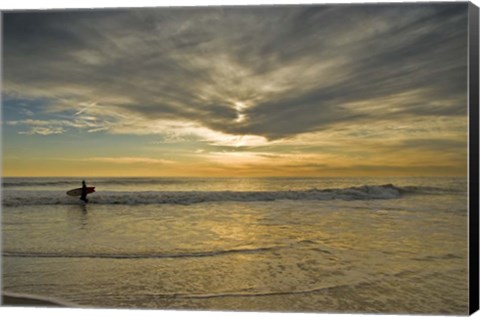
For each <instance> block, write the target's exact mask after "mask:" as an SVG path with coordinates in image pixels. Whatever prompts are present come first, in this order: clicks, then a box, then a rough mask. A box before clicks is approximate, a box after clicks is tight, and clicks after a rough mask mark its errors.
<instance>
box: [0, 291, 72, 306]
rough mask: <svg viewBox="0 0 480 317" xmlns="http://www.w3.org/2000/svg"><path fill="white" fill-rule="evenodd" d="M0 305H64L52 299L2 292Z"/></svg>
mask: <svg viewBox="0 0 480 317" xmlns="http://www.w3.org/2000/svg"><path fill="white" fill-rule="evenodd" d="M2 306H19V307H27V306H28V307H32V306H33V307H64V305H62V304H59V303H56V302H54V301H49V300H44V299H37V298H31V297H26V296H13V295H5V294H2Z"/></svg>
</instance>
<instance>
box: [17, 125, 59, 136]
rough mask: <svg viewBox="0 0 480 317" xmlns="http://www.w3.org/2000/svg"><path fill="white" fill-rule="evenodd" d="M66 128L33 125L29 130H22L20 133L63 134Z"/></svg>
mask: <svg viewBox="0 0 480 317" xmlns="http://www.w3.org/2000/svg"><path fill="white" fill-rule="evenodd" d="M63 132H64V130H63V129H62V128H61V127H53V128H46V127H33V128H30V129H29V130H28V131H20V132H18V133H19V134H25V135H34V134H38V135H50V134H62V133H63Z"/></svg>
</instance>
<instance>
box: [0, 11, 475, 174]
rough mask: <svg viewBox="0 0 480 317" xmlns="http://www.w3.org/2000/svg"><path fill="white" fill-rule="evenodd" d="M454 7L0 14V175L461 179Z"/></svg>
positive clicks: (461, 32) (459, 49)
mask: <svg viewBox="0 0 480 317" xmlns="http://www.w3.org/2000/svg"><path fill="white" fill-rule="evenodd" d="M467 12H468V4H467V3H442V4H438V3H437V4H392V3H390V4H387V5H376V4H374V5H316V6H276V7H273V6H254V7H198V8H155V9H154V8H142V9H129V10H127V9H123V10H95V11H92V10H84V11H49V12H45V11H44V12H39V11H32V12H8V13H4V14H3V32H4V34H3V67H4V69H3V105H2V109H3V118H2V135H3V175H4V176H89V177H91V176H342V177H343V176H382V175H384V176H392V175H398V176H414V175H415V176H427V175H438V176H446V175H458V176H465V175H466V170H467V138H468V136H467V45H468V43H467Z"/></svg>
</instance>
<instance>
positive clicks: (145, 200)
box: [3, 184, 414, 206]
mask: <svg viewBox="0 0 480 317" xmlns="http://www.w3.org/2000/svg"><path fill="white" fill-rule="evenodd" d="M413 191H414V189H412V188H410V189H409V188H400V187H396V186H394V185H392V184H387V185H379V186H369V185H364V186H360V187H350V188H343V189H338V188H334V189H321V190H320V189H315V188H314V189H310V190H300V191H184V192H180V191H177V192H174V191H156V192H155V191H148V192H101V191H99V192H97V193H94V194H91V195H89V200H90V203H92V204H107V205H108V204H119V205H139V204H182V205H190V204H196V203H202V202H222V201H238V202H253V201H275V200H334V199H340V200H370V199H396V198H400V197H401V196H402V195H403V194H405V193H411V192H413ZM78 203H79V200H78V199H77V198H75V197H69V196H66V195H65V193H63V192H58V191H21V190H5V191H4V193H3V205H4V206H23V205H74V204H78Z"/></svg>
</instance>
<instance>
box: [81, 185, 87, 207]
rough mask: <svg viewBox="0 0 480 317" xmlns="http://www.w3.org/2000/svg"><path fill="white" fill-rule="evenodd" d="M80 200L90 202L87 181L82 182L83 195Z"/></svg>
mask: <svg viewBox="0 0 480 317" xmlns="http://www.w3.org/2000/svg"><path fill="white" fill-rule="evenodd" d="M80 199H81V200H83V201H84V202H86V203H87V202H88V199H87V184H85V180H83V181H82V195H81V196H80Z"/></svg>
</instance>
